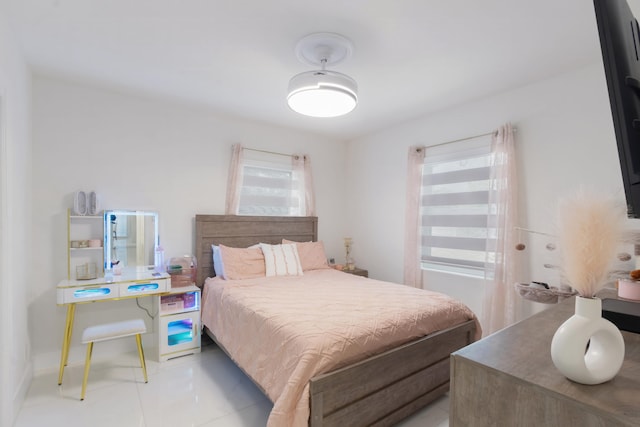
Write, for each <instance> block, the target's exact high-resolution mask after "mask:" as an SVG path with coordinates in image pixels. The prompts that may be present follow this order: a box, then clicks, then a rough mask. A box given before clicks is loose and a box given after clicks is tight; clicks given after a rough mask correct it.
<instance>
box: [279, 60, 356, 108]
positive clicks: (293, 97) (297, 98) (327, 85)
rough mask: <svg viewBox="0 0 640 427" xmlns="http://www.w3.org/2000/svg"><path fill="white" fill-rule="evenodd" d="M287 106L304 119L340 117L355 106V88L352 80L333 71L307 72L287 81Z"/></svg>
mask: <svg viewBox="0 0 640 427" xmlns="http://www.w3.org/2000/svg"><path fill="white" fill-rule="evenodd" d="M287 103H288V104H289V107H290V108H291V109H292V110H293V111H295V112H297V113H300V114H304V115H305V116H312V117H337V116H342V115H344V114H347V113H349V112H350V111H352V110H353V109H354V108H355V107H356V105H357V103H358V85H357V83H356V82H355V80H353V79H352V78H351V77H349V76H347V75H345V74H342V73H338V72H335V71H328V70H318V71H307V72H304V73H300V74H297V75H295V76H293V77H292V78H291V80H290V81H289V95H288V96H287Z"/></svg>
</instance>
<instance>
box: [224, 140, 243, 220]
mask: <svg viewBox="0 0 640 427" xmlns="http://www.w3.org/2000/svg"><path fill="white" fill-rule="evenodd" d="M241 191H242V145H241V144H234V145H233V147H232V153H231V164H230V165H229V176H228V178H227V199H226V202H225V214H227V215H237V214H238V207H239V206H240V192H241Z"/></svg>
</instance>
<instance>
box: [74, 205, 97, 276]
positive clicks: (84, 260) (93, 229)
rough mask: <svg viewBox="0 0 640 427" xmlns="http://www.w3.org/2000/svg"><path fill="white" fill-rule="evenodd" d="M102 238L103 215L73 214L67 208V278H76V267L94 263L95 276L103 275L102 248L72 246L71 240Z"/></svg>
mask: <svg viewBox="0 0 640 427" xmlns="http://www.w3.org/2000/svg"><path fill="white" fill-rule="evenodd" d="M103 238H104V217H103V215H73V214H72V213H71V209H69V210H67V279H69V280H76V279H78V277H77V276H76V267H78V266H81V265H84V264H95V266H96V275H97V277H101V276H104V248H103V247H102V243H101V244H100V247H82V248H72V247H71V245H72V243H71V242H73V241H89V240H100V242H103Z"/></svg>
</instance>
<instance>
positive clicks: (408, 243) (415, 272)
mask: <svg viewBox="0 0 640 427" xmlns="http://www.w3.org/2000/svg"><path fill="white" fill-rule="evenodd" d="M424 152H425V150H424V147H409V157H408V161H407V162H408V164H407V171H408V172H407V196H406V197H407V200H406V207H405V233H404V284H405V285H408V286H413V287H414V288H421V287H422V270H421V268H420V255H419V243H420V188H421V186H422V164H423V162H424Z"/></svg>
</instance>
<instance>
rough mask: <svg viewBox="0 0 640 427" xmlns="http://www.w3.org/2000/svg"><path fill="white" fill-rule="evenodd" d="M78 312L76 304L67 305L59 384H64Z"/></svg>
mask: <svg viewBox="0 0 640 427" xmlns="http://www.w3.org/2000/svg"><path fill="white" fill-rule="evenodd" d="M75 314H76V305H75V304H69V305H68V306H67V320H66V322H65V325H64V337H63V338H62V353H61V354H60V371H59V373H58V385H61V384H62V375H63V374H64V367H65V366H67V360H68V359H69V346H71V334H72V333H73V320H74V317H75Z"/></svg>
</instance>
